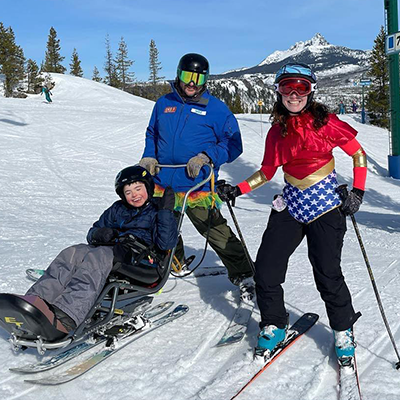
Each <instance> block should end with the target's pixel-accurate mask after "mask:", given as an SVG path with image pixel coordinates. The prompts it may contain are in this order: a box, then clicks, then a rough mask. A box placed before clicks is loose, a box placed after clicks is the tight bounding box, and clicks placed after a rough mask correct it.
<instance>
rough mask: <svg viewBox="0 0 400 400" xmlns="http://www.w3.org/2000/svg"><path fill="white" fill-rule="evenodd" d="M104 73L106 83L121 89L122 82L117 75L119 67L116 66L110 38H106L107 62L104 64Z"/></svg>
mask: <svg viewBox="0 0 400 400" xmlns="http://www.w3.org/2000/svg"><path fill="white" fill-rule="evenodd" d="M104 71H105V72H106V76H105V77H104V82H105V83H106V84H107V85H110V86H113V87H120V85H121V84H120V82H119V79H118V74H117V67H116V65H115V64H114V59H113V55H112V51H111V45H110V38H109V36H108V34H107V36H106V62H105V63H104Z"/></svg>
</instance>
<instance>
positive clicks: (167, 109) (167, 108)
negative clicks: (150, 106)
mask: <svg viewBox="0 0 400 400" xmlns="http://www.w3.org/2000/svg"><path fill="white" fill-rule="evenodd" d="M175 111H176V107H165V110H164V114H168V113H174V112H175Z"/></svg>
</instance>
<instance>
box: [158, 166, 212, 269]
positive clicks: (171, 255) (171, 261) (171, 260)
mask: <svg viewBox="0 0 400 400" xmlns="http://www.w3.org/2000/svg"><path fill="white" fill-rule="evenodd" d="M204 166H207V167H208V168H209V169H210V173H209V174H208V176H207V177H206V178H205V179H203V180H202V181H201V182H199V183H198V184H196V185H195V186H193V187H192V188H190V189H189V190H188V191H187V192H186V194H185V197H184V198H183V203H182V209H181V211H180V216H179V219H178V236H180V235H181V227H182V223H183V217H184V215H185V210H186V203H187V199H188V198H189V195H190V194H191V193H192V192H194V191H195V190H196V189H198V188H199V187H201V186H203V185H205V184H206V183H207V182H208V181H210V180H211V178H212V176H213V175H214V170H213V168H212V166H211V165H210V164H205V165H204ZM157 167H158V168H186V164H178V165H164V164H157ZM175 250H176V246H175V247H174V248H173V249H172V250H171V254H170V258H169V263H168V269H169V270H170V271H171V267H172V263H173V260H174V255H175ZM199 265H200V263H199V264H198V265H197V267H198V266H199ZM197 267H196V268H197ZM192 271H194V269H193V270H192ZM192 271H191V272H192ZM191 272H190V273H191ZM187 275H189V274H187ZM187 275H185V276H187ZM174 276H175V275H174ZM182 277H184V276H182Z"/></svg>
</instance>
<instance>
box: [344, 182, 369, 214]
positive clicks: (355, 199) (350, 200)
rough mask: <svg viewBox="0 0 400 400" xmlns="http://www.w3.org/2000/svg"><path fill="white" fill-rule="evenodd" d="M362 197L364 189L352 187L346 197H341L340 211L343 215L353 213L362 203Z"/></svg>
mask: <svg viewBox="0 0 400 400" xmlns="http://www.w3.org/2000/svg"><path fill="white" fill-rule="evenodd" d="M363 197H364V190H361V189H357V188H353V189H351V191H350V192H348V193H347V197H342V200H343V203H342V207H341V210H342V213H343V214H344V215H353V214H355V213H356V212H357V211H358V210H359V209H360V206H361V204H362V201H363Z"/></svg>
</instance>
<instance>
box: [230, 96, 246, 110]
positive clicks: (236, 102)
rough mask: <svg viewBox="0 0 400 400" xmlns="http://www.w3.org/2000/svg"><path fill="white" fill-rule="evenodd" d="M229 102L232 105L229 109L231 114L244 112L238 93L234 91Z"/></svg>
mask: <svg viewBox="0 0 400 400" xmlns="http://www.w3.org/2000/svg"><path fill="white" fill-rule="evenodd" d="M231 104H232V105H231V107H230V109H231V111H232V113H233V114H243V113H244V111H243V107H242V102H241V100H240V96H239V93H236V95H235V97H234V98H233V101H232V103H231Z"/></svg>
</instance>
